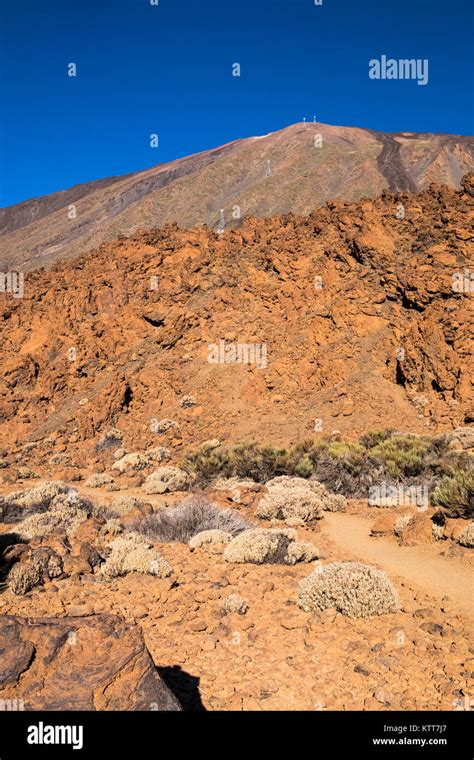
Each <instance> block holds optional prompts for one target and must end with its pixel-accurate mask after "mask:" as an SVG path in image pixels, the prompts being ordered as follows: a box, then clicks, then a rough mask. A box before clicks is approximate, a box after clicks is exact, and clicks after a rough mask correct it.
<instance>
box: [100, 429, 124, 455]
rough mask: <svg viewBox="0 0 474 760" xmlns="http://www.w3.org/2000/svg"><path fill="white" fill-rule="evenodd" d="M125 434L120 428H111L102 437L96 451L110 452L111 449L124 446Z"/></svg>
mask: <svg viewBox="0 0 474 760" xmlns="http://www.w3.org/2000/svg"><path fill="white" fill-rule="evenodd" d="M122 439H123V433H122V432H121V431H120V430H118V428H111V429H110V430H107V432H106V433H104V435H103V436H102V437H101V439H100V441H99V442H98V443H97V444H96V447H95V450H96V451H108V450H109V449H117V448H118V447H119V446H122Z"/></svg>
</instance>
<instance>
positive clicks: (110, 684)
mask: <svg viewBox="0 0 474 760" xmlns="http://www.w3.org/2000/svg"><path fill="white" fill-rule="evenodd" d="M0 652H2V657H1V660H0V700H6V699H17V700H23V701H24V705H25V709H26V710H67V711H69V710H166V711H177V710H181V707H180V705H179V702H178V701H177V699H176V698H175V696H174V695H173V693H172V692H171V691H170V690H169V689H168V687H167V686H166V685H165V684H164V682H163V681H162V679H161V678H160V676H159V674H158V672H157V670H156V668H155V666H154V664H153V661H152V659H151V657H150V654H149V652H148V650H147V648H146V645H145V642H144V639H143V634H142V631H141V629H140V628H139V627H138V626H137V625H134V624H131V623H126V622H125V621H124V620H123V619H122V618H119V617H116V616H114V615H95V616H92V617H75V618H71V619H69V618H57V619H56V618H37V619H32V618H22V617H11V616H8V615H2V616H0Z"/></svg>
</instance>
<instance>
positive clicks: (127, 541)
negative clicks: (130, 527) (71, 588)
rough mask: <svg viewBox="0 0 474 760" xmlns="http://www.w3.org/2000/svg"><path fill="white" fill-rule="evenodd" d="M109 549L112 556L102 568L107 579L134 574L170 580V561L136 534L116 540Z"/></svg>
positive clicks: (129, 534)
mask: <svg viewBox="0 0 474 760" xmlns="http://www.w3.org/2000/svg"><path fill="white" fill-rule="evenodd" d="M109 548H110V554H109V556H108V557H107V559H106V561H105V562H104V564H103V565H102V567H101V573H102V575H104V576H105V577H107V578H116V577H117V576H121V575H126V574H127V573H134V572H135V573H147V574H149V575H154V576H156V577H157V578H168V577H169V576H170V575H171V574H172V572H173V570H172V568H171V566H170V564H169V563H168V561H167V560H166V559H165V558H164V557H162V556H161V554H160V553H159V552H158V551H157V550H156V549H155V548H154V547H153V546H152V545H151V544H150V542H149V541H147V540H146V539H145V538H144V537H143V536H140V535H138V534H136V533H128V534H127V535H124V536H120V538H116V539H115V540H114V541H112V542H111V543H110V544H109Z"/></svg>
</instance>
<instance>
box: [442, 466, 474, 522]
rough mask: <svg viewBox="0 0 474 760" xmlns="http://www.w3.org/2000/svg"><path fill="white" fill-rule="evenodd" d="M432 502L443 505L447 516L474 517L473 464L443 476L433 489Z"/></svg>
mask: <svg viewBox="0 0 474 760" xmlns="http://www.w3.org/2000/svg"><path fill="white" fill-rule="evenodd" d="M432 499H433V504H436V505H437V506H439V507H443V508H444V509H445V510H446V511H447V513H448V515H449V517H464V518H466V519H472V518H473V517H474V466H472V465H471V466H470V467H468V468H467V469H457V470H455V471H454V472H453V473H452V474H451V475H447V476H446V477H444V478H443V479H442V480H441V481H440V482H439V483H438V485H437V486H436V488H435V490H434V491H433V497H432Z"/></svg>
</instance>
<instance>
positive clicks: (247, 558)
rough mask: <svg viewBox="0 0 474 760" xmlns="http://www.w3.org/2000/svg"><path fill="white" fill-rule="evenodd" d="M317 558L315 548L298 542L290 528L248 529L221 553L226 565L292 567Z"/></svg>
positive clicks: (294, 532)
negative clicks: (230, 563) (227, 563)
mask: <svg viewBox="0 0 474 760" xmlns="http://www.w3.org/2000/svg"><path fill="white" fill-rule="evenodd" d="M317 556H318V552H317V549H316V547H315V546H313V545H312V544H309V543H303V542H300V541H298V540H297V534H296V531H295V530H294V529H293V528H252V529H251V530H246V531H244V532H243V533H240V534H239V535H238V536H237V537H236V538H234V539H233V540H232V541H231V542H230V543H229V544H228V545H227V546H226V548H225V551H224V559H225V560H226V561H227V562H232V563H237V564H244V563H250V564H254V565H264V564H271V565H294V564H296V562H311V561H312V560H314V559H316V558H317Z"/></svg>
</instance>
